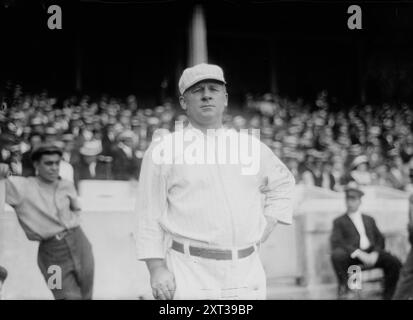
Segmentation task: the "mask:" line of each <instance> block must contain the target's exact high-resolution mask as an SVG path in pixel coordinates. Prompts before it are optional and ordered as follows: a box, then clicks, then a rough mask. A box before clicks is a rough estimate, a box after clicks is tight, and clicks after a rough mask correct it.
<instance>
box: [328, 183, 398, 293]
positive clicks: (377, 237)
mask: <svg viewBox="0 0 413 320" xmlns="http://www.w3.org/2000/svg"><path fill="white" fill-rule="evenodd" d="M345 193H346V206H347V212H346V213H345V214H343V215H341V216H340V217H338V218H336V219H335V220H334V222H333V231H332V234H331V238H330V243H331V249H332V254H331V261H332V263H333V267H334V271H335V273H336V275H337V278H338V282H339V286H338V294H339V297H343V296H345V295H346V294H347V293H348V286H347V281H348V280H347V275H348V268H349V267H350V266H351V265H362V268H366V269H368V268H381V269H383V272H384V291H383V298H384V299H391V298H392V296H393V293H394V290H395V287H396V284H397V280H398V278H399V272H400V268H401V263H400V261H399V260H398V259H397V258H396V257H394V256H393V255H391V254H390V253H388V252H386V251H385V250H384V237H383V235H382V233H381V232H380V230H379V229H378V228H377V226H376V223H375V221H374V219H373V218H372V217H370V216H368V215H365V214H361V212H360V210H359V208H360V205H361V198H362V196H363V195H364V192H363V191H361V190H360V189H359V188H358V187H357V185H356V184H353V183H351V184H349V185H348V186H347V188H346V189H345Z"/></svg>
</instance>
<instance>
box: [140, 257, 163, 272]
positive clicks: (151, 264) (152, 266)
mask: <svg viewBox="0 0 413 320" xmlns="http://www.w3.org/2000/svg"><path fill="white" fill-rule="evenodd" d="M144 261H145V262H146V267H147V268H148V270H149V272H150V273H153V271H154V270H156V269H159V268H167V266H166V261H165V259H160V258H153V259H145V260H144Z"/></svg>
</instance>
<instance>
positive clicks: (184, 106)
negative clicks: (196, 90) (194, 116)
mask: <svg viewBox="0 0 413 320" xmlns="http://www.w3.org/2000/svg"><path fill="white" fill-rule="evenodd" d="M179 104H180V105H181V108H182V109H184V110H186V102H185V97H184V96H183V95H181V96H180V97H179Z"/></svg>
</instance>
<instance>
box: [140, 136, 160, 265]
mask: <svg viewBox="0 0 413 320" xmlns="http://www.w3.org/2000/svg"><path fill="white" fill-rule="evenodd" d="M155 144H156V143H152V144H151V146H150V147H149V149H148V150H147V151H146V153H145V155H144V157H143V161H142V169H141V172H140V178H139V187H138V195H137V201H136V208H135V212H136V214H137V228H136V232H135V241H136V250H137V256H138V259H139V260H143V259H152V258H161V259H163V258H165V248H164V231H163V229H162V228H161V226H160V224H159V220H160V218H161V216H162V215H163V214H164V212H165V211H166V208H167V193H166V181H165V178H164V176H163V175H162V172H161V165H160V164H156V163H155V162H154V161H153V159H152V151H153V147H154V145H155Z"/></svg>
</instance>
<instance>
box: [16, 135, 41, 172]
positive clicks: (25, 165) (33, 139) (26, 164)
mask: <svg viewBox="0 0 413 320" xmlns="http://www.w3.org/2000/svg"><path fill="white" fill-rule="evenodd" d="M42 142H43V136H42V134H41V133H39V132H38V131H34V132H33V133H31V134H30V137H29V148H30V149H29V150H27V151H26V152H24V153H23V154H22V157H21V159H22V175H23V177H33V176H34V175H35V172H34V166H33V163H32V160H31V154H32V152H33V150H34V149H36V148H37V147H38V146H39V145H40V144H42Z"/></svg>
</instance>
